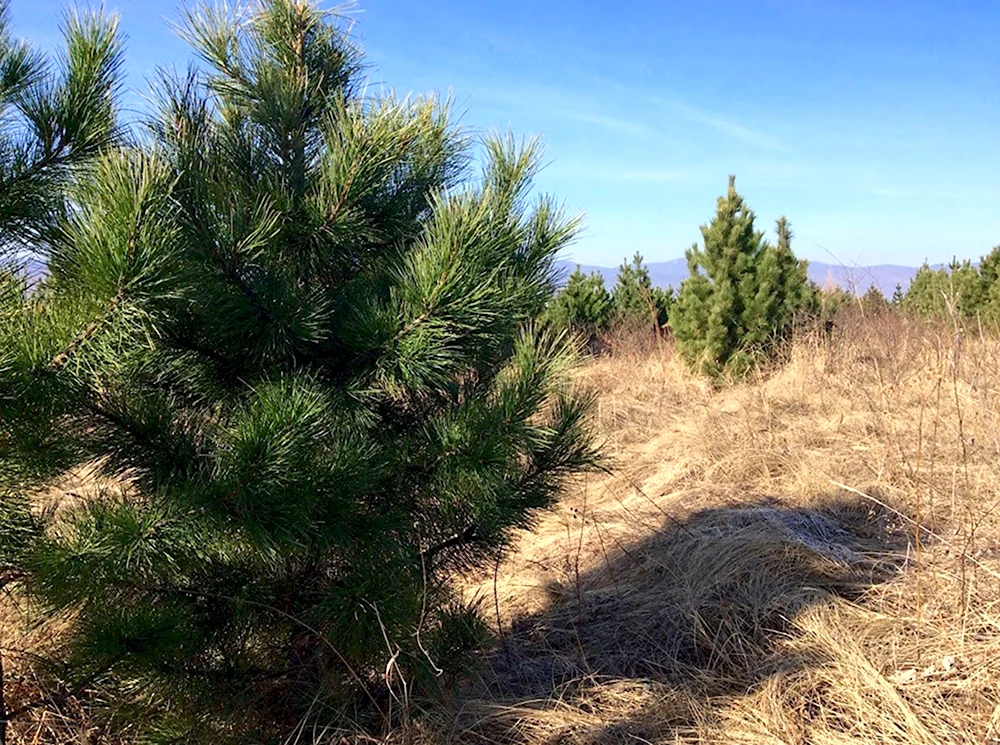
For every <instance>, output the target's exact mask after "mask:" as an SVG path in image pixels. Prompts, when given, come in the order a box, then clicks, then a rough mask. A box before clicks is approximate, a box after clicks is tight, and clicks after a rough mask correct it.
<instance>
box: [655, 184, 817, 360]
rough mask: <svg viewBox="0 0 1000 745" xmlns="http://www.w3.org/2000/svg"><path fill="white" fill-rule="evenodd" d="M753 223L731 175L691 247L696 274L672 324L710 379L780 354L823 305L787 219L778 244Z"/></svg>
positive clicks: (688, 282)
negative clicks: (798, 324)
mask: <svg viewBox="0 0 1000 745" xmlns="http://www.w3.org/2000/svg"><path fill="white" fill-rule="evenodd" d="M754 220H755V215H754V213H753V211H752V210H750V209H749V208H748V207H747V206H746V203H745V202H744V201H743V197H741V196H740V195H739V194H738V193H737V191H736V180H735V177H732V176H731V177H730V179H729V191H728V193H727V194H726V195H725V196H723V197H720V198H719V201H718V207H717V212H716V216H715V218H714V219H713V220H712V222H711V223H710V224H708V225H705V226H703V227H702V229H701V232H702V237H703V240H704V247H703V248H698V246H697V245H695V246H692V247H691V249H690V250H689V251H688V252H687V261H688V268H689V270H690V276H689V277H688V278H687V279H685V280H684V282H683V284H682V285H681V290H680V293H679V294H678V297H677V302H676V304H675V305H674V307H673V310H672V312H671V316H670V325H671V328H672V329H673V332H674V335H675V336H676V338H677V341H678V350H679V351H680V353H681V355H682V356H683V357H684V358H685V359H686V360H687V362H688V363H689V364H690V365H691V366H692V367H694V368H695V369H697V370H699V371H701V372H703V373H706V374H708V375H711V376H719V375H721V374H723V373H730V374H736V375H740V374H744V373H746V372H747V371H749V370H750V369H752V368H753V367H754V366H755V365H756V364H757V363H758V362H760V361H761V360H764V359H767V358H768V357H771V356H772V355H773V354H774V352H775V351H777V349H778V348H779V345H780V343H781V342H782V341H784V340H785V339H787V338H788V336H789V334H790V333H791V330H792V327H793V324H794V322H795V321H796V319H797V318H800V317H802V316H803V315H811V314H813V313H815V312H816V310H817V300H816V293H815V292H814V290H813V288H812V286H811V285H810V283H809V280H808V277H807V272H806V269H807V267H806V262H805V261H800V260H799V259H797V258H796V257H795V255H794V254H793V253H792V250H791V240H792V233H791V229H790V227H789V225H788V222H787V221H786V220H785V218H781V219H780V220H778V224H777V229H778V243H777V244H776V245H771V244H769V243H768V242H767V241H765V240H764V236H763V234H762V233H760V232H758V231H757V230H756V229H755V226H754Z"/></svg>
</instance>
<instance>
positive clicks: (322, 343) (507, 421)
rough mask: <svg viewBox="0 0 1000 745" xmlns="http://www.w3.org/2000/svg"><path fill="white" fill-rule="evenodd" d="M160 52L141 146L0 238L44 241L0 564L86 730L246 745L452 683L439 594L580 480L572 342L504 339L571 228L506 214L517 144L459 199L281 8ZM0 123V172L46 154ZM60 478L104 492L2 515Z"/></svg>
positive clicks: (8, 380) (292, 12)
mask: <svg viewBox="0 0 1000 745" xmlns="http://www.w3.org/2000/svg"><path fill="white" fill-rule="evenodd" d="M74 28H76V27H74V26H71V35H72V34H73V33H76V32H75V31H73V29H74ZM80 28H82V29H84V30H86V29H93V30H94V32H93V33H89V34H81V36H82V38H83V39H84V40H86V39H91V40H96V39H104V40H105V43H103V44H100V45H96V47H95V45H93V44H91V47H95V48H93V49H92V52H91V53H90V54H88V55H81V54H77V53H76V52H73V51H72V50H73V49H79V48H81V46H80V42H79V40H78V39H76V40H75V37H74V38H71V45H70V49H71V52H70V54H69V67H70V73H69V76H68V80H69V81H70V84H68V85H67V86H66V90H67V94H66V99H65V101H68V103H67V105H68V106H69V110H70V111H74V110H75V109H74V107H75V106H76V105H77V104H76V101H77V100H78V98H77V97H79V96H82V97H83V100H85V101H89V103H87V104H86V105H85V106H84V109H85V111H84V113H85V114H86V116H84V117H83V120H82V121H83V122H84V123H85V124H86V126H85V127H83V130H82V131H83V132H85V133H86V132H91V131H95V132H97V133H99V134H100V135H101V138H97V137H96V135H95V138H94V139H91V138H89V136H88V137H84V138H83V140H82V141H83V142H84V144H85V145H87V147H88V148H90V149H89V150H87V152H90V151H94V150H97V149H99V148H96V145H95V146H94V147H90V146H91V144H92V143H96V141H97V139H102V138H104V136H105V135H106V134H107V133H108V132H109V131H110V127H109V126H108V116H107V113H108V111H107V109H105V108H102V106H101V104H100V102H97V103H95V102H94V100H93V99H94V97H93V96H91V95H89V94H87V91H91V92H93V90H96V89H98V88H101V89H102V91H103V94H104V96H105V98H106V97H107V93H108V90H107V89H108V84H107V83H106V82H103V81H105V80H106V76H105V77H102V76H101V75H97V76H93V75H92V76H91V77H90V78H87V77H86V76H84V82H86V81H89V82H87V84H86V85H84V84H83V83H80V84H77V82H74V81H79V75H80V74H82V73H77V72H75V71H76V70H77V67H81V69H82V70H83V72H87V71H88V70H90V69H91V68H89V67H87V65H82V63H83V62H88V64H89V63H91V62H93V63H94V65H93V66H94V67H96V68H97V69H99V70H102V71H105V72H113V71H114V70H115V69H116V63H115V60H117V57H116V56H115V55H114V54H111V52H113V51H114V50H116V49H117V47H116V46H115V45H114V44H113V43H112V41H113V38H114V37H113V36H112V35H110V33H104V31H102V33H101V34H98V33H97V32H96V30H97V29H104V30H107V27H106V26H100V25H99V24H96V23H95V24H94V25H93V26H90V25H86V24H84V25H82V26H81V27H80ZM185 28H186V31H185V35H186V37H187V38H188V39H189V40H190V41H191V42H192V43H193V45H194V46H195V48H196V50H197V51H198V54H199V55H200V56H201V58H202V60H203V61H204V64H205V68H204V70H203V71H192V72H190V73H189V74H188V75H187V76H186V77H181V78H174V77H165V78H164V79H163V80H162V81H161V84H160V87H159V93H158V101H159V106H160V109H159V114H158V116H157V117H156V118H155V120H154V121H153V123H152V130H151V134H150V136H149V137H148V138H145V139H142V140H140V141H139V143H137V144H135V145H133V146H131V147H125V148H122V149H121V150H118V151H113V152H108V153H106V154H104V155H102V156H101V157H100V158H99V159H98V160H97V161H96V162H95V163H93V164H92V165H90V166H88V170H87V173H86V178H80V179H72V190H71V195H70V200H71V202H72V205H73V209H72V210H66V211H60V210H59V209H57V206H58V204H59V203H60V202H59V199H60V196H59V194H58V192H57V191H55V192H49V191H45V192H44V199H43V201H44V208H42V209H39V210H38V211H37V213H36V214H37V217H38V219H37V220H35V221H34V223H33V225H35V226H38V227H33V228H32V231H34V232H31V233H23V234H22V233H17V232H16V231H15V230H14V229H13V228H10V227H8V229H7V230H8V232H7V234H6V237H7V241H8V245H10V243H11V242H14V241H27V240H32V239H33V238H34V236H35V234H36V233H37V232H39V231H41V230H42V229H43V228H45V230H47V231H48V227H49V223H50V218H51V219H52V224H53V225H54V226H55V227H57V229H55V230H51V231H49V232H47V233H46V235H47V236H50V237H49V238H48V242H41V241H39V242H37V243H35V244H34V245H35V246H36V248H37V249H38V250H39V251H42V252H43V253H44V255H45V257H46V258H47V259H48V262H49V274H50V276H49V278H48V280H47V281H46V282H45V285H44V287H42V288H40V289H39V290H37V291H35V292H32V293H26V292H24V287H23V282H22V283H21V285H19V286H16V287H13V288H12V287H11V283H9V282H8V283H7V284H5V285H0V290H2V291H0V466H2V468H3V470H4V473H5V475H6V477H7V478H6V483H7V485H8V490H9V492H10V494H11V496H10V498H9V499H8V498H5V501H4V504H3V505H2V510H0V535H2V539H3V540H2V544H0V545H2V549H0V553H2V561H3V562H4V566H3V571H4V572H5V575H4V576H5V577H11V578H15V579H16V580H17V582H18V584H19V587H20V591H21V592H23V593H25V595H26V596H27V597H30V598H31V599H33V600H34V602H35V603H36V604H37V607H38V608H39V609H40V610H41V611H44V613H43V615H42V616H41V617H42V618H49V619H57V620H58V623H59V624H60V630H59V634H60V639H61V640H62V643H61V644H60V645H58V646H54V647H53V648H52V649H50V650H46V652H48V653H51V655H52V656H53V658H54V659H53V660H52V662H53V663H55V666H54V667H53V668H51V669H56V670H59V671H60V672H61V675H62V676H63V678H64V684H65V686H64V690H66V691H74V690H78V689H81V688H86V689H88V690H94V691H98V692H99V693H96V694H95V695H98V696H102V697H106V698H105V700H104V703H106V704H107V706H104V707H98V708H96V709H95V710H94V712H93V714H94V716H95V717H99V718H103V720H104V727H105V728H106V730H105V731H107V732H108V733H109V735H110V734H111V733H113V734H115V735H116V736H117V735H124V734H128V736H129V737H134V738H139V739H141V740H142V741H149V742H186V743H193V742H206V743H209V742H210V743H224V742H239V743H263V742H278V741H283V740H284V737H285V735H287V734H288V733H289V732H291V730H292V728H293V727H295V726H304V725H305V724H308V723H309V722H310V721H317V722H319V724H320V725H326V724H328V723H329V722H330V721H331V719H332V717H333V716H334V714H335V713H336V711H338V707H341V706H345V705H348V704H352V703H357V702H358V701H370V700H375V701H376V702H377V700H378V699H379V697H380V694H382V693H384V691H381V690H380V686H381V685H384V684H385V683H384V681H386V680H387V676H390V675H395V673H396V672H398V671H400V670H402V671H403V672H404V673H405V675H406V676H407V678H408V679H410V680H412V679H413V677H414V676H416V675H417V674H418V673H420V671H421V670H428V669H430V668H432V666H434V665H440V666H441V667H442V668H449V667H451V666H452V665H454V664H457V661H458V659H459V658H460V656H461V655H460V654H459V652H461V651H462V646H463V644H465V640H467V639H468V638H469V637H470V629H473V630H474V629H475V622H474V618H473V620H471V621H470V618H472V617H471V616H470V614H469V613H468V612H467V611H464V610H460V609H457V606H456V605H455V602H454V601H455V599H454V597H453V596H452V594H451V592H450V591H449V583H448V582H447V579H448V576H449V573H450V572H452V571H453V570H455V569H458V568H461V567H471V566H476V565H479V564H482V563H483V562H485V561H491V560H495V559H496V558H497V557H498V556H499V555H500V554H501V553H502V552H503V551H504V548H505V547H506V546H507V544H508V542H509V540H510V538H511V536H512V535H513V534H514V531H515V530H516V529H518V528H521V527H525V526H528V525H530V524H531V521H532V516H533V515H534V514H535V512H536V511H537V510H539V509H542V508H545V507H548V506H550V505H551V504H552V503H553V501H554V500H555V498H556V496H557V494H558V492H559V489H560V485H561V484H562V482H563V480H564V478H565V477H567V476H569V475H571V474H574V473H576V472H578V471H580V470H581V469H585V468H588V467H589V466H591V465H592V464H593V463H594V460H595V457H596V456H595V454H594V451H593V450H592V448H591V445H590V441H589V436H588V434H587V427H586V424H585V416H586V413H587V411H588V399H587V398H586V397H585V396H583V397H581V396H579V395H577V394H574V393H573V392H572V391H573V390H574V389H572V388H571V387H570V385H569V380H568V376H567V373H568V370H569V368H570V366H571V365H572V364H573V363H574V359H575V355H576V351H577V349H576V346H575V344H574V343H572V342H570V341H567V339H566V337H565V336H563V335H559V334H556V333H545V332H539V331H537V330H536V328H535V326H534V319H535V318H537V317H538V315H539V314H540V313H541V311H542V310H543V309H544V307H545V306H546V304H547V303H548V301H549V300H550V298H551V296H552V293H553V290H554V284H555V283H554V266H553V262H554V260H555V258H556V256H557V255H558V254H559V252H560V251H561V250H562V249H563V248H564V247H565V246H566V244H567V242H568V241H570V240H571V239H572V237H573V236H574V234H575V231H576V226H577V222H576V221H575V220H574V219H571V218H568V217H567V216H566V215H565V214H564V212H563V210H562V209H561V208H560V206H559V205H558V204H556V203H555V202H554V201H553V200H551V199H549V198H547V197H544V196H543V197H538V198H535V199H532V198H531V197H530V190H531V181H532V176H533V174H534V173H535V172H536V170H537V168H538V165H539V154H538V151H537V148H536V147H535V146H534V145H533V144H528V145H518V144H517V143H515V141H514V140H513V138H512V137H493V138H490V139H489V140H488V141H487V143H486V154H485V155H486V157H485V158H484V159H483V161H484V166H483V170H482V173H481V176H480V177H478V178H472V177H471V176H470V173H469V165H470V164H471V163H472V162H473V158H472V153H471V152H470V149H469V145H470V140H469V138H467V137H466V136H464V135H463V134H462V133H461V132H460V131H457V130H456V129H454V128H453V126H452V125H451V124H450V123H449V115H448V111H447V108H446V107H444V106H443V105H442V104H440V103H438V102H437V101H434V100H419V99H417V100H406V101H399V100H396V99H395V98H392V97H388V98H382V97H371V96H369V95H368V93H366V91H365V88H364V86H363V85H362V81H361V78H360V77H359V72H360V70H361V69H362V60H361V58H360V56H359V53H358V51H357V50H356V48H355V46H354V44H353V43H352V41H351V39H350V38H349V37H348V35H347V32H346V30H345V29H344V27H343V26H342V25H340V24H339V23H338V22H337V21H336V20H331V17H330V16H328V15H326V14H323V13H321V12H320V11H318V10H317V9H316V8H315V7H314V6H313V5H312V4H310V3H307V2H301V1H300V0H265V1H264V2H263V3H261V4H260V5H259V7H257V9H256V10H254V11H253V12H252V13H251V14H249V15H246V16H244V15H239V14H232V13H230V12H229V11H228V10H227V9H226V8H225V7H224V6H220V7H219V9H217V10H211V9H208V8H206V9H202V10H200V11H198V12H196V13H191V14H189V15H188V17H187V22H186V27H185ZM4 38H8V41H7V42H6V43H7V44H8V51H7V55H8V60H9V59H10V56H11V55H12V54H14V53H13V52H11V51H10V42H9V37H4ZM74 45H75V46H74ZM18 54H21V53H20V52H18V53H17V54H14V56H15V58H19V57H17V55H18ZM102 55H103V57H102ZM21 56H22V57H23V56H24V55H23V54H22V55H21ZM78 58H79V59H78ZM100 60H103V62H101V64H97V62H98V61H100ZM78 62H80V63H81V65H77V63H78ZM8 64H10V63H9V62H8ZM39 74H40V73H39ZM102 74H103V73H102ZM8 78H11V76H8V77H7V78H5V80H7V79H8ZM92 89H93V90H92ZM85 94H87V95H85ZM57 98H58V97H57ZM58 100H59V101H64V99H62V98H58ZM103 100H105V99H101V101H103ZM24 105H25V106H27V103H25V104H24ZM29 121H32V123H33V124H36V125H37V130H38V132H37V142H38V143H39V144H38V146H37V148H35V149H31V148H29V149H28V150H25V151H24V158H25V159H26V160H25V164H23V165H22V164H21V162H20V161H16V162H15V163H14V165H13V166H11V165H10V163H7V162H4V163H0V167H2V168H8V169H13V170H12V171H11V172H13V173H22V172H23V173H24V174H27V175H26V176H25V178H28V176H30V173H29V172H30V170H31V168H30V163H31V162H36V161H38V159H40V161H41V162H46V163H47V162H49V161H50V160H51V158H52V157H54V156H53V155H52V153H53V152H59V153H61V152H63V151H62V150H61V149H57V150H53V147H54V146H53V145H51V143H53V142H61V141H62V140H60V139H59V138H55V139H51V138H50V139H46V138H47V137H48V136H49V135H48V130H47V129H45V126H47V122H49V121H50V119H48V118H46V119H39V120H38V121H37V122H35V121H34V120H29ZM51 121H56V122H59V121H64V119H60V118H59V117H55V118H53V119H52V120H51ZM70 121H72V122H76V121H77V120H75V119H72V118H71V119H70ZM43 125H44V126H43ZM10 126H11V125H10V122H9V120H6V121H5V123H4V127H5V129H4V133H5V136H7V135H9V134H10V131H11V130H9V129H8V128H9V127H10ZM80 126H82V125H80ZM60 127H63V125H60ZM90 127H93V128H94V129H93V130H91V129H90ZM64 129H65V127H63V129H60V130H59V131H63V130H64ZM147 140H148V141H149V144H148V145H147V144H145V143H146V142H147ZM77 142H79V140H77ZM11 152H13V151H9V150H8V151H7V152H6V153H4V155H5V156H7V157H8V160H9V159H10V158H12V157H14V155H11ZM20 153H21V151H20V150H17V151H16V152H14V154H15V155H18V157H20V155H19V154H20ZM29 180H30V179H29ZM25 183H27V181H26V182H25ZM46 183H47V184H48V183H49V182H46ZM38 188H41V187H38ZM46 188H49V187H48V186H46ZM27 193H28V192H26V194H27ZM35 193H37V189H36V190H35V191H31V192H30V194H31V195H32V196H31V197H30V199H29V197H28V196H25V197H24V198H23V199H21V198H19V201H16V202H15V203H14V207H11V206H10V205H7V206H4V207H3V209H4V210H7V213H6V216H5V217H3V219H4V220H7V222H6V223H5V224H7V225H14V226H15V227H17V226H21V225H23V224H27V223H26V220H25V218H24V217H23V216H21V213H19V212H17V211H16V209H15V207H16V208H17V209H20V210H22V212H23V211H24V210H27V209H29V208H31V204H30V202H31V201H32V200H34V196H33V195H34V194H35ZM7 197H9V194H6V195H0V198H7ZM84 464H87V465H89V466H91V467H93V468H96V469H97V474H98V475H99V476H100V477H102V480H101V481H99V482H98V483H99V484H100V483H103V484H105V485H106V486H104V487H102V488H96V487H95V491H94V493H92V494H89V495H82V496H81V498H80V499H78V500H76V501H75V502H74V503H73V504H71V505H69V506H67V507H66V509H65V510H62V511H60V512H59V513H58V514H52V513H34V512H31V511H30V510H28V509H27V501H28V499H27V495H28V494H30V493H33V492H37V491H38V490H44V489H47V488H49V487H50V486H51V485H52V484H53V483H55V482H56V480H58V479H59V478H60V476H61V475H62V474H64V473H65V472H66V469H67V468H70V467H75V466H81V465H84ZM5 581H7V580H5ZM8 589H10V588H9V587H8ZM472 636H473V637H474V636H475V635H474V634H472ZM387 662H388V665H389V666H388V667H387ZM387 671H388V672H387ZM95 681H96V683H95ZM97 683H99V685H98V684H97ZM393 695H395V693H394V694H393Z"/></svg>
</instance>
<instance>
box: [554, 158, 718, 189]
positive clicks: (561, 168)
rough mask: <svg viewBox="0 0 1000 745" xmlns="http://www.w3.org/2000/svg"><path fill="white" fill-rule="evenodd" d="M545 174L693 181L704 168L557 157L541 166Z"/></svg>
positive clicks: (640, 181)
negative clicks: (648, 166)
mask: <svg viewBox="0 0 1000 745" xmlns="http://www.w3.org/2000/svg"><path fill="white" fill-rule="evenodd" d="M545 175H546V176H548V177H550V178H558V179H573V180H576V181H583V180H586V181H598V182H602V181H603V182H608V181H610V182H616V183H621V184H694V183H705V181H706V177H705V173H704V170H701V171H697V170H694V169H688V168H643V167H632V166H629V165H625V164H615V163H595V162H593V161H589V160H580V159H563V160H558V161H556V162H555V163H554V164H552V165H551V166H549V167H548V168H546V169H545Z"/></svg>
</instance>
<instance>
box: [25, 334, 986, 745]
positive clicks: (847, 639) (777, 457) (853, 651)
mask: <svg viewBox="0 0 1000 745" xmlns="http://www.w3.org/2000/svg"><path fill="white" fill-rule="evenodd" d="M998 363H1000V340H998V339H993V338H983V337H981V336H978V335H975V334H959V333H956V331H955V329H952V328H948V327H940V328H928V327H926V326H922V325H916V324H910V323H908V322H906V321H904V320H903V319H900V318H896V317H893V316H887V317H882V318H878V319H868V320H865V319H856V320H854V321H850V322H845V324H844V325H843V326H842V327H841V328H840V329H838V330H837V331H836V332H835V333H834V334H833V336H831V337H826V336H822V335H821V336H817V337H811V338H803V339H801V340H799V341H798V342H797V343H796V344H795V346H794V348H793V349H792V350H791V353H790V357H789V359H788V360H787V363H786V364H785V365H783V366H782V367H781V368H780V369H778V370H776V371H774V372H773V374H771V375H769V376H767V377H761V378H760V379H757V380H753V381H748V382H744V383H740V384H736V385H731V386H725V387H721V388H718V389H716V388H713V387H711V386H710V385H708V384H707V383H706V382H704V381H702V380H698V379H695V378H693V377H691V376H690V375H689V374H688V373H687V372H686V371H685V370H684V369H683V366H682V365H681V364H680V363H679V362H678V361H677V360H676V359H675V358H674V356H673V353H672V350H671V349H670V346H669V344H652V345H650V344H646V345H645V346H641V345H637V344H635V343H634V342H632V343H628V342H626V343H623V342H621V341H620V340H619V342H617V343H613V344H611V345H610V353H609V354H606V355H603V356H600V357H598V358H595V359H593V360H592V361H591V362H589V363H588V364H587V365H586V366H585V368H584V369H583V370H581V373H580V377H581V381H580V382H581V384H583V385H587V386H590V387H593V388H595V389H596V390H597V391H598V392H599V406H598V409H597V412H596V417H597V421H596V425H597V428H598V430H599V432H600V434H601V436H602V437H603V438H604V439H605V441H606V446H607V450H608V452H609V453H610V454H611V456H612V457H613V459H614V465H615V468H614V471H613V473H612V475H606V476H604V475H601V476H593V475H592V476H590V477H587V478H582V479H580V480H579V481H578V482H576V483H575V484H573V485H572V486H571V489H570V491H569V493H568V494H567V496H566V498H565V499H564V500H563V501H562V503H561V504H560V506H559V508H558V509H557V510H556V511H554V512H552V513H550V514H547V515H545V516H543V517H542V518H541V519H540V521H539V523H538V525H537V528H536V530H534V531H533V532H531V533H526V534H524V535H523V536H521V537H520V539H519V542H518V545H517V546H516V550H515V551H513V552H512V554H511V555H510V557H509V558H508V560H506V561H505V562H504V563H503V564H502V565H500V566H499V568H498V570H497V572H496V574H495V576H494V573H493V572H490V573H488V574H487V575H484V576H481V577H469V578H466V580H465V581H464V583H463V586H462V588H461V590H462V592H463V593H464V595H465V596H466V598H467V599H468V600H469V601H472V602H475V601H477V600H478V601H479V602H481V603H482V607H483V609H484V612H485V613H486V615H487V616H488V617H490V618H493V622H494V625H496V626H497V628H498V630H499V634H498V642H497V645H496V648H495V649H493V650H492V651H490V652H488V653H487V654H486V655H485V656H484V659H483V660H482V665H481V666H480V670H479V673H478V674H477V675H476V676H475V677H474V679H472V680H469V681H467V683H466V684H464V685H463V686H462V687H461V688H460V689H459V690H456V691H452V692H451V694H450V698H449V700H448V701H446V702H445V703H444V704H442V703H441V702H440V701H436V702H433V703H429V704H427V705H425V706H423V707H422V711H421V712H420V715H419V716H416V717H415V719H414V720H412V721H413V722H414V723H411V724H410V725H409V726H406V727H399V728H397V729H396V730H395V731H393V732H392V733H391V734H390V735H389V736H388V737H380V738H378V741H386V740H389V741H399V742H407V743H418V744H419V743H509V744H510V745H515V744H519V745H556V744H557V743H558V744H559V745H584V744H597V743H622V744H624V743H630V744H636V743H640V744H641V743H664V744H666V743H692V742H716V743H742V744H744V745H771V744H773V745H777V744H779V743H788V744H792V743H802V744H805V743H810V744H814V745H832V744H834V743H848V742H858V741H862V742H871V743H899V744H902V743H920V744H924V743H926V744H927V745H930V744H931V743H977V744H978V745H986V744H988V743H1000V366H998ZM65 491H66V492H67V493H68V494H69V495H70V497H72V493H73V488H72V484H69V485H68V486H67V488H66V489H65ZM45 716H48V717H50V719H49V720H45V719H44V718H43V719H42V720H41V721H35V722H34V723H33V724H32V726H34V727H35V729H34V730H33V731H31V732H28V731H26V730H24V731H22V735H23V738H24V739H23V740H22V741H24V742H56V741H59V742H62V741H69V740H67V739H65V738H64V739H62V740H57V739H53V737H54V735H52V734H51V733H55V732H57V731H60V732H63V733H66V732H73V731H75V732H77V733H79V734H78V735H77V738H78V739H74V740H73V741H74V742H76V741H80V742H84V741H87V740H86V737H85V736H84V735H83V734H82V732H83V730H82V729H81V726H80V724H79V721H78V720H74V714H73V712H66V713H65V722H63V723H62V724H60V720H59V719H58V717H57V715H56V714H51V715H50V714H46V715H45ZM52 717H55V719H52ZM407 721H409V719H407ZM46 722H47V724H46ZM74 722H75V723H74ZM46 726H47V727H48V728H49V729H48V731H43V730H44V728H45V727H46ZM60 727H61V729H60ZM47 732H48V733H47ZM343 736H344V733H343V732H338V733H337V734H336V735H330V734H329V733H327V734H326V735H324V736H322V737H320V738H318V739H317V742H319V741H322V742H324V743H327V742H333V743H344V742H354V741H359V742H360V741H366V742H372V741H375V740H373V739H371V738H360V737H358V736H357V735H356V734H354V735H351V734H348V735H347V737H343ZM342 738H343V739H342ZM307 739H311V738H307ZM300 741H301V740H297V742H300Z"/></svg>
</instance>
